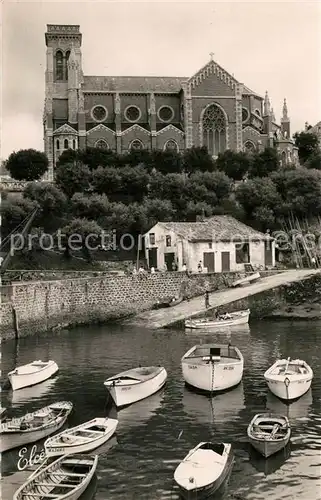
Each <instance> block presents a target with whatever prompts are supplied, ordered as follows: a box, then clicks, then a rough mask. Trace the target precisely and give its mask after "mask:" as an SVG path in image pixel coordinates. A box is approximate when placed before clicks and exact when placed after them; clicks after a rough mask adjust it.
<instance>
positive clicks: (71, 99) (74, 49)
mask: <svg viewBox="0 0 321 500" xmlns="http://www.w3.org/2000/svg"><path fill="white" fill-rule="evenodd" d="M45 41H46V46H47V53H46V74H45V107H44V145H45V153H46V154H47V156H48V160H49V169H48V174H47V180H49V181H53V169H54V164H55V162H56V160H57V158H58V157H59V154H61V152H62V151H63V150H64V149H67V148H69V147H72V146H71V145H72V144H75V142H73V141H74V140H75V137H74V136H77V135H78V134H77V130H76V129H77V123H78V98H79V95H78V94H79V89H80V85H81V83H82V81H83V73H82V62H81V42H82V35H81V33H80V32H79V26H78V25H54V24H47V32H46V33H45ZM64 102H68V105H67V110H65V109H64V108H65V106H64ZM61 121H64V122H65V123H68V124H70V126H71V127H74V130H75V132H73V131H72V128H70V127H69V128H70V130H71V136H72V137H73V138H72V139H70V137H71V136H70V134H69V135H68V134H67V130H65V131H64V133H62V134H60V135H57V134H55V130H56V129H57V128H59V127H60V126H61V125H62V123H61ZM69 136H70V137H69ZM71 141H72V142H71Z"/></svg>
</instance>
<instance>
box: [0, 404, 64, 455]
mask: <svg viewBox="0 0 321 500" xmlns="http://www.w3.org/2000/svg"><path fill="white" fill-rule="evenodd" d="M72 408H73V404H72V403H71V402H70V401H59V402H57V403H53V404H51V405H48V406H45V407H44V408H41V409H40V410H37V411H34V412H32V413H27V414H26V415H24V416H22V417H19V418H12V419H10V420H7V421H5V422H2V423H1V425H0V452H1V453H3V452H4V451H7V450H11V449H13V448H16V447H17V446H23V445H25V444H28V443H33V442H35V441H38V440H39V439H43V438H45V437H47V436H49V435H50V434H53V433H54V432H56V431H57V430H59V429H60V428H61V427H62V426H63V425H64V423H65V422H66V420H67V418H68V416H69V415H70V413H71V411H72Z"/></svg>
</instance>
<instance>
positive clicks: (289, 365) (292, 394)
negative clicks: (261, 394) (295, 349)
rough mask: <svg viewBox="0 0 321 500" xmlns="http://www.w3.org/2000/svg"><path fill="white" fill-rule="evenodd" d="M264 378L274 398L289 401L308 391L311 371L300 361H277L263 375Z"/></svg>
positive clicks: (311, 375)
mask: <svg viewBox="0 0 321 500" xmlns="http://www.w3.org/2000/svg"><path fill="white" fill-rule="evenodd" d="M264 378H265V380H266V382H267V385H268V387H269V389H270V391H271V392H273V394H275V396H277V397H278V398H280V399H284V400H287V401H291V400H294V399H298V398H300V397H301V396H303V394H305V393H306V392H307V391H308V390H309V389H310V387H311V383H312V379H313V371H312V368H311V367H310V366H309V365H308V364H307V363H306V362H305V361H303V360H301V359H294V360H292V361H291V359H290V358H288V359H279V360H278V361H276V362H275V363H274V364H273V365H272V366H271V367H270V368H269V369H268V370H267V371H266V372H265V373H264Z"/></svg>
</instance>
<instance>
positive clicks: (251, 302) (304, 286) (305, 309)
mask: <svg viewBox="0 0 321 500" xmlns="http://www.w3.org/2000/svg"><path fill="white" fill-rule="evenodd" d="M248 308H249V309H251V318H255V319H268V318H269V319H272V318H274V319H278V320H279V319H287V320H300V319H301V320H321V274H317V275H314V276H312V277H308V278H306V279H303V280H301V281H296V282H293V283H290V284H288V285H282V286H279V287H277V288H273V289H271V290H266V291H265V292H262V293H258V294H256V295H252V296H249V297H246V298H244V299H241V300H238V301H235V302H231V303H229V304H227V305H225V306H222V307H220V308H218V311H219V312H223V310H224V311H228V312H232V311H238V310H241V309H248Z"/></svg>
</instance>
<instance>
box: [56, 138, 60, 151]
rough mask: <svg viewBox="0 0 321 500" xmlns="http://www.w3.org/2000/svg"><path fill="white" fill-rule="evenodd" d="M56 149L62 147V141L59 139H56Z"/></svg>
mask: <svg viewBox="0 0 321 500" xmlns="http://www.w3.org/2000/svg"><path fill="white" fill-rule="evenodd" d="M56 149H60V141H59V139H57V140H56Z"/></svg>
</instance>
